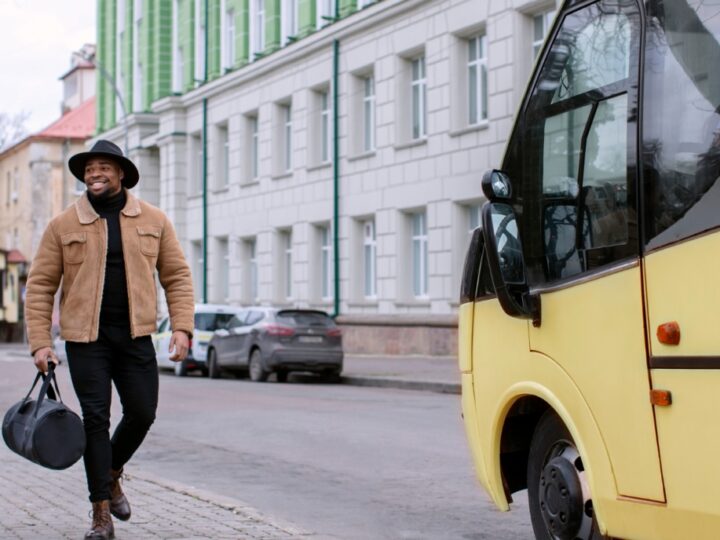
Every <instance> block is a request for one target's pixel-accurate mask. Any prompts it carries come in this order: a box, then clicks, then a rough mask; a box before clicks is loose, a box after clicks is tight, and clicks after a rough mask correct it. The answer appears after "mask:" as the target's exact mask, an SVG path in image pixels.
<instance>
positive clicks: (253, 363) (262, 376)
mask: <svg viewBox="0 0 720 540" xmlns="http://www.w3.org/2000/svg"><path fill="white" fill-rule="evenodd" d="M268 375H270V372H269V371H268V370H266V369H265V367H264V366H263V364H262V353H261V352H260V349H254V350H253V352H252V353H251V354H250V380H251V381H254V382H265V381H267V378H268Z"/></svg>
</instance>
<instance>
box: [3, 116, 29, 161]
mask: <svg viewBox="0 0 720 540" xmlns="http://www.w3.org/2000/svg"><path fill="white" fill-rule="evenodd" d="M28 118H30V113H29V112H27V111H22V112H19V113H16V114H14V115H10V114H8V113H3V112H0V152H2V151H3V150H6V149H8V148H10V147H11V146H12V145H13V144H15V143H16V142H18V141H20V140H22V139H23V138H24V137H25V136H26V135H27V127H26V126H25V122H27V120H28Z"/></svg>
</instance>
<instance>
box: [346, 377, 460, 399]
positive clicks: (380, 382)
mask: <svg viewBox="0 0 720 540" xmlns="http://www.w3.org/2000/svg"><path fill="white" fill-rule="evenodd" d="M340 382H341V383H342V384H347V385H350V386H370V387H376V388H397V389H400V390H421V391H425V392H437V393H439V394H457V395H459V394H460V393H461V386H460V384H458V383H446V382H430V381H408V380H403V379H386V378H381V377H362V376H354V375H347V376H345V375H342V376H341V377H340Z"/></svg>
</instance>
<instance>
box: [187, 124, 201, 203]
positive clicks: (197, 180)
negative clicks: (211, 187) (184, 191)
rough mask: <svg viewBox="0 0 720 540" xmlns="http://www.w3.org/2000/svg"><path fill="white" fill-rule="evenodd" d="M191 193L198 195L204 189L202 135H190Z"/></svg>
mask: <svg viewBox="0 0 720 540" xmlns="http://www.w3.org/2000/svg"><path fill="white" fill-rule="evenodd" d="M189 172H190V194H191V195H197V194H198V193H202V189H203V149H202V137H201V136H200V135H199V134H197V135H192V136H191V137H190V171H189Z"/></svg>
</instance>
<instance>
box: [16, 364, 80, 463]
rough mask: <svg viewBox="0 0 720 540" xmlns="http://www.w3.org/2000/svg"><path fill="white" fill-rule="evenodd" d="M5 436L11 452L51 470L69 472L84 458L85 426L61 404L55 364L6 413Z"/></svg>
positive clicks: (49, 365) (36, 378)
mask: <svg viewBox="0 0 720 540" xmlns="http://www.w3.org/2000/svg"><path fill="white" fill-rule="evenodd" d="M41 378H42V379H43V383H42V386H41V387H40V394H39V395H38V398H37V400H35V399H32V398H31V397H30V394H32V391H33V390H34V389H35V386H36V385H37V383H38V381H39V380H40V379H41ZM52 383H55V389H54V390H53V387H52ZM2 436H3V439H5V444H7V445H8V448H10V450H12V451H13V452H15V453H16V454H20V455H21V456H22V457H24V458H27V459H29V460H30V461H32V462H33V463H37V464H38V465H42V466H43V467H47V468H48V469H67V468H68V467H70V466H71V465H72V464H73V463H75V462H76V461H77V460H78V459H80V457H82V455H83V452H84V451H85V430H84V429H83V423H82V420H80V417H79V416H78V415H77V414H75V413H74V412H73V411H72V410H70V409H69V408H68V407H67V406H66V405H65V404H64V403H63V402H62V398H61V397H60V389H59V388H58V385H57V380H56V379H55V364H54V363H52V362H49V363H48V373H47V375H44V374H43V373H40V372H38V374H37V377H35V382H34V383H33V385H32V387H30V391H29V392H28V393H27V395H26V396H25V399H22V400H21V401H18V402H17V403H16V404H15V405H13V406H12V407H10V409H9V410H8V412H6V413H5V418H4V419H3V424H2Z"/></svg>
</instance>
